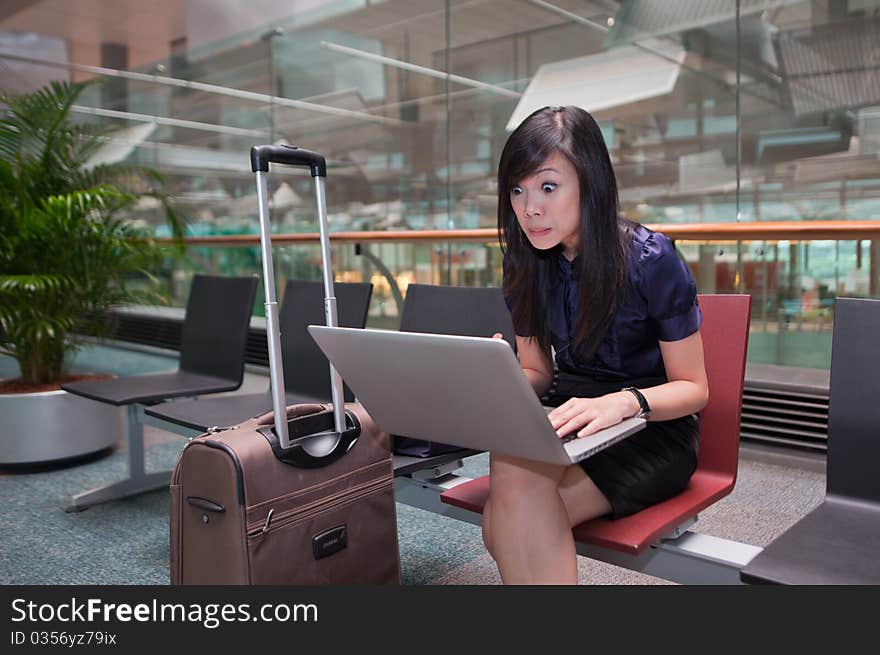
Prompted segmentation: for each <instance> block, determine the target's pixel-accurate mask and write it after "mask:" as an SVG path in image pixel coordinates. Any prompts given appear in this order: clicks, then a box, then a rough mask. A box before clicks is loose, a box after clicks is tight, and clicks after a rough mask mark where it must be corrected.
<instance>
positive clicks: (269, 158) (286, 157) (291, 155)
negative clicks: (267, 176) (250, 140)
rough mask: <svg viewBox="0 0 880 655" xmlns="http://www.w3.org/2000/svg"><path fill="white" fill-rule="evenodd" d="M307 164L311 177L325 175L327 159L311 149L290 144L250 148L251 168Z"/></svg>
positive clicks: (254, 170)
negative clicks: (270, 165) (271, 164)
mask: <svg viewBox="0 0 880 655" xmlns="http://www.w3.org/2000/svg"><path fill="white" fill-rule="evenodd" d="M270 163H273V164H285V165H287V166H307V167H308V168H309V169H310V170H311V172H312V177H327V160H326V159H324V155H319V154H318V153H316V152H312V151H311V150H305V149H303V148H298V147H297V146H290V145H278V146H274V145H265V146H254V147H253V148H251V170H252V171H253V172H254V173H256V172H257V171H262V172H264V173H268V172H269V164H270Z"/></svg>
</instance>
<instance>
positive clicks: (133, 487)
mask: <svg viewBox="0 0 880 655" xmlns="http://www.w3.org/2000/svg"><path fill="white" fill-rule="evenodd" d="M127 409H128V421H127V423H126V435H125V436H126V442H127V443H128V477H127V478H125V479H124V480H120V481H118V482H113V483H112V484H108V485H106V486H103V487H97V488H95V489H91V490H89V491H83V492H82V493H78V494H76V495H75V496H71V498H70V505H69V506H68V507H67V508H65V511H67V512H81V511H82V510H84V509H88V508H89V507H91V506H92V505H98V504H100V503H106V502H107V501H108V500H118V499H120V498H126V497H128V496H136V495H137V494H141V493H144V492H147V491H153V490H154V489H161V488H162V487H167V486H168V483H169V482H170V481H171V471H157V472H155V473H147V472H146V469H145V468H144V426H143V423H142V422H141V420H140V419H141V417H142V415H143V408H142V407H141V406H140V405H129V406H128V408H127Z"/></svg>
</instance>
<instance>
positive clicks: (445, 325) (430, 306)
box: [394, 284, 516, 477]
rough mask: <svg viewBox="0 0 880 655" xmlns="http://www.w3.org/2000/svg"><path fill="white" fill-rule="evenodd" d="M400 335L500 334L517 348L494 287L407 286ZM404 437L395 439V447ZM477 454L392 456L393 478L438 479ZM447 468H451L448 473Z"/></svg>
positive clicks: (508, 316)
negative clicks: (421, 475) (423, 475)
mask: <svg viewBox="0 0 880 655" xmlns="http://www.w3.org/2000/svg"><path fill="white" fill-rule="evenodd" d="M400 330H401V332H429V333H430V332H432V333H435V334H453V335H458V336H466V337H491V336H492V335H493V334H495V333H496V332H500V333H501V334H502V335H503V336H504V338H505V339H506V340H507V342H508V343H510V344H511V346H513V347H516V335H515V334H514V331H513V323H512V322H511V319H510V312H509V311H508V310H507V305H505V303H504V296H503V295H502V293H501V289H499V288H497V287H490V288H473V287H447V286H433V285H427V284H410V285H409V287H407V290H406V299H405V300H404V303H403V311H402V313H401V317H400ZM407 439H408V438H407V437H400V436H397V437H395V442H396V443H397V444H401V443H405V441H404V440H407ZM478 452H479V451H475V450H469V449H456V450H453V451H451V452H445V453H442V454H438V455H434V456H432V457H413V456H409V455H404V454H399V453H398V454H395V455H394V474H395V475H397V476H400V475H408V474H412V473H414V472H416V471H420V470H428V471H431V473H430V475H432V476H433V477H437V476H439V475H442V474H443V473H447V472H449V471H450V470H454V469H455V468H458V467H460V466H461V462H460V460H461V459H462V458H464V457H468V456H470V455H475V454H477V453H478ZM450 467H452V468H451V469H450Z"/></svg>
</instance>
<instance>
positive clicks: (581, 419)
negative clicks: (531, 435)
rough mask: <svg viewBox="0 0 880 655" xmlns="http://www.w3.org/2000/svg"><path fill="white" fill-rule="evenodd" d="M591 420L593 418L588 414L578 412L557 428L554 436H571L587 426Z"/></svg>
mask: <svg viewBox="0 0 880 655" xmlns="http://www.w3.org/2000/svg"><path fill="white" fill-rule="evenodd" d="M592 420H593V416H591V415H590V414H589V413H587V412H580V413H578V414H576V415H574V416H572V417H571V418H570V419H569V420H567V421H565V422H564V423H563V424H562V425H561V426H559V427H558V428H557V429H556V434H558V435H559V436H560V437H564V436H567V435H569V434H573V433H575V432H577V431H578V430H580V429H581V428H583V427H584V426H585V425H588V424H589V422H590V421H592Z"/></svg>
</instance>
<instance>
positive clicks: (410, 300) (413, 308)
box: [400, 284, 516, 347]
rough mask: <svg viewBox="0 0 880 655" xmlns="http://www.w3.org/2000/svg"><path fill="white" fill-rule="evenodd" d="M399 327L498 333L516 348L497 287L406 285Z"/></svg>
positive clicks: (404, 329) (461, 333)
mask: <svg viewBox="0 0 880 655" xmlns="http://www.w3.org/2000/svg"><path fill="white" fill-rule="evenodd" d="M400 330H401V331H402V332H434V333H437V334H454V335H458V336H464V337H491V336H492V335H493V334H495V333H496V332H500V333H501V334H503V335H504V338H505V339H506V340H507V342H508V343H510V345H512V346H514V347H516V336H515V334H514V332H513V323H512V321H511V319H510V312H509V311H508V310H507V305H506V304H505V303H504V296H503V295H502V293H501V289H499V288H497V287H489V288H475V287H445V286H434V285H430V284H410V285H409V286H408V287H407V289H406V298H405V299H404V302H403V312H402V315H401V317H400Z"/></svg>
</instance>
